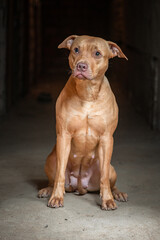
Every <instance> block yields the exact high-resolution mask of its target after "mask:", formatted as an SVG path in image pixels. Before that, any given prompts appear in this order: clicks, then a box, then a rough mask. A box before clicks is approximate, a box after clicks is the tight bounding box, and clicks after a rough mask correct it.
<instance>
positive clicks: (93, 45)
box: [38, 35, 127, 210]
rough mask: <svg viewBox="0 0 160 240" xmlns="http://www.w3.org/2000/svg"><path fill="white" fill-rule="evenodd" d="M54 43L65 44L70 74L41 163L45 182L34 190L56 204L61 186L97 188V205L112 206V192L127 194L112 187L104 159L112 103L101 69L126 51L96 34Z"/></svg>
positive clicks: (113, 122)
mask: <svg viewBox="0 0 160 240" xmlns="http://www.w3.org/2000/svg"><path fill="white" fill-rule="evenodd" d="M58 47H59V48H68V49H69V50H70V55H69V65H70V68H71V70H72V74H71V76H70V78H69V80H68V82H67V84H66V85H65V87H64V89H63V90H62V92H61V93H60V96H59V97H58V99H57V103H56V132H57V143H56V146H55V147H54V148H53V150H52V152H51V154H50V155H49V156H48V158H47V161H46V165H45V172H46V174H47V176H48V179H49V186H48V187H47V188H44V189H41V190H40V191H39V194H38V196H39V197H48V196H49V195H51V197H50V199H49V202H48V206H49V207H53V208H57V207H62V206H63V195H64V193H65V190H66V191H69V192H73V191H77V192H78V193H79V194H85V193H86V192H87V191H89V192H91V191H97V190H99V189H100V196H101V198H102V209H105V210H110V209H116V208H117V207H116V204H115V202H114V198H115V199H116V200H118V201H127V194H126V193H121V192H120V191H119V190H118V189H117V188H116V186H115V182H116V177H117V176H116V172H115V170H114V168H113V167H112V165H111V164H110V162H111V156H112V150H113V133H114V131H115V129H116V127H117V122H118V107H117V103H116V100H115V97H114V95H113V93H112V91H111V88H110V85H109V83H108V80H107V78H106V77H105V75H104V74H105V72H106V70H107V68H108V60H109V59H110V58H113V57H115V56H118V57H120V58H126V59H127V57H126V56H125V55H124V54H123V52H122V51H121V49H120V48H119V47H118V46H117V45H116V44H115V43H113V42H109V41H105V40H103V39H101V38H97V37H90V36H76V35H72V36H70V37H68V38H67V39H65V40H64V41H63V42H62V43H61V44H60V45H59V46H58Z"/></svg>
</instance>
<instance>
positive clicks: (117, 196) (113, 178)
mask: <svg viewBox="0 0 160 240" xmlns="http://www.w3.org/2000/svg"><path fill="white" fill-rule="evenodd" d="M116 180H117V174H116V171H115V169H114V167H113V166H112V165H110V186H111V191H112V195H113V197H114V199H115V200H117V201H120V202H127V200H128V195H127V193H123V192H120V191H119V190H118V188H117V187H116V185H115V183H116Z"/></svg>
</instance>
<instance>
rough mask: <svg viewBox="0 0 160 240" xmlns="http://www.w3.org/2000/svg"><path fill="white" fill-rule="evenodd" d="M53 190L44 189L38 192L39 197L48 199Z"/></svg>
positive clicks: (49, 188) (50, 188)
mask: <svg viewBox="0 0 160 240" xmlns="http://www.w3.org/2000/svg"><path fill="white" fill-rule="evenodd" d="M52 189H53V188H52V187H46V188H42V189H41V190H39V192H38V197H39V198H47V197H48V196H50V195H51V193H52Z"/></svg>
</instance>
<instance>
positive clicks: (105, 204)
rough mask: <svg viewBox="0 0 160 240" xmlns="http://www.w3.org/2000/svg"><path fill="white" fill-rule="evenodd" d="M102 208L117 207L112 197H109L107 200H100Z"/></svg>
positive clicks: (113, 208)
mask: <svg viewBox="0 0 160 240" xmlns="http://www.w3.org/2000/svg"><path fill="white" fill-rule="evenodd" d="M101 208H102V210H108V211H109V210H115V209H117V205H116V203H115V202H114V200H113V199H109V200H102V206H101Z"/></svg>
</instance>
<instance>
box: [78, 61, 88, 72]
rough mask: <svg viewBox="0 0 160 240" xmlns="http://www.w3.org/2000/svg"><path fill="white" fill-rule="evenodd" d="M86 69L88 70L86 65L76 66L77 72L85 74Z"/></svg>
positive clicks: (80, 63)
mask: <svg viewBox="0 0 160 240" xmlns="http://www.w3.org/2000/svg"><path fill="white" fill-rule="evenodd" d="M87 69H88V65H87V64H86V63H83V62H79V63H78V64H77V70H78V71H81V72H85V71H86V70H87Z"/></svg>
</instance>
